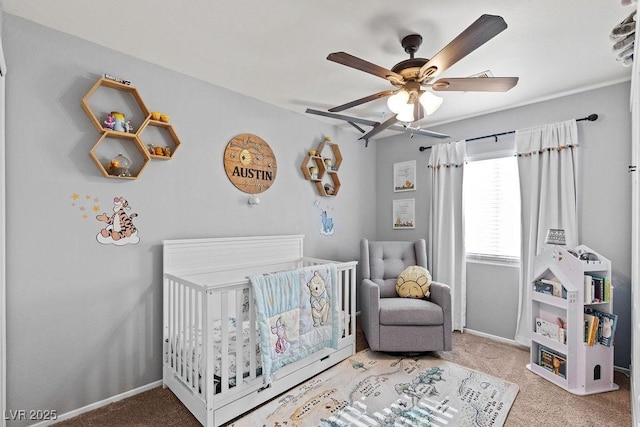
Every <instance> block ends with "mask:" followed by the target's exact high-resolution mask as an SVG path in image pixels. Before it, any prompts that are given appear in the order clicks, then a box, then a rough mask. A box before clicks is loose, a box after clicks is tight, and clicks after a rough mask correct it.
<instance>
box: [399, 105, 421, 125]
mask: <svg viewBox="0 0 640 427" xmlns="http://www.w3.org/2000/svg"><path fill="white" fill-rule="evenodd" d="M397 114H398V115H397V116H396V119H398V120H399V121H401V122H405V123H411V122H414V121H415V120H416V119H415V117H414V116H413V104H404V105H403V106H402V108H401V109H400V112H399V113H397Z"/></svg>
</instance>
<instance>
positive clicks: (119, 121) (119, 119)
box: [111, 111, 127, 132]
mask: <svg viewBox="0 0 640 427" xmlns="http://www.w3.org/2000/svg"><path fill="white" fill-rule="evenodd" d="M111 116H113V118H114V123H113V130H115V131H117V132H126V131H127V130H126V129H127V128H126V125H125V122H124V114H122V113H119V112H117V111H112V112H111Z"/></svg>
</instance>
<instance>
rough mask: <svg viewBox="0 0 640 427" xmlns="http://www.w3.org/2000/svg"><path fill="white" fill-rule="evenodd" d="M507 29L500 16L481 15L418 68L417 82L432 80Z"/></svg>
mask: <svg viewBox="0 0 640 427" xmlns="http://www.w3.org/2000/svg"><path fill="white" fill-rule="evenodd" d="M506 28H507V23H506V22H505V21H504V19H502V17H501V16H496V15H482V16H481V17H480V18H478V19H477V20H476V21H475V22H474V23H473V24H471V25H469V26H468V27H467V29H466V30H464V31H463V32H462V33H460V34H459V35H458V36H457V37H456V38H455V39H453V40H452V41H451V42H450V43H449V44H448V45H446V46H445V47H444V48H442V50H441V51H440V52H438V53H436V54H435V55H434V56H433V57H432V58H431V59H430V60H429V61H427V63H426V64H424V65H423V66H422V67H421V68H420V72H419V73H418V81H424V80H425V79H427V78H433V77H435V76H437V75H438V74H440V73H442V72H443V71H444V70H446V69H447V68H449V67H451V66H452V65H453V64H455V63H456V62H458V61H459V60H461V59H462V58H464V57H465V56H467V55H468V54H470V53H471V52H473V51H474V50H476V49H477V48H479V47H480V46H482V45H483V44H485V43H486V42H488V41H489V40H491V39H492V38H493V37H495V36H496V35H498V34H499V33H501V32H502V31H504V30H505V29H506Z"/></svg>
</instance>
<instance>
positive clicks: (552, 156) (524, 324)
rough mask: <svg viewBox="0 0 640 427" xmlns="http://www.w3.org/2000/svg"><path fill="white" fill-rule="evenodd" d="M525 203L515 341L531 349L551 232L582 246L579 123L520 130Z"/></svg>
mask: <svg viewBox="0 0 640 427" xmlns="http://www.w3.org/2000/svg"><path fill="white" fill-rule="evenodd" d="M515 140H516V152H517V155H518V173H519V175H520V197H521V201H522V208H521V212H522V213H521V216H522V231H521V233H522V239H521V251H520V297H519V302H518V324H517V327H516V337H515V340H516V341H517V342H519V343H520V344H523V345H527V346H529V345H531V286H530V281H531V280H532V279H533V277H532V276H533V266H534V259H535V256H536V255H537V254H539V253H540V252H541V251H542V249H544V245H545V243H544V242H545V239H546V235H547V231H548V230H549V229H550V228H561V229H564V230H565V238H566V246H567V248H573V247H575V246H577V245H578V241H579V240H578V215H577V205H578V202H577V186H578V129H577V126H576V121H575V120H569V121H566V122H561V123H554V124H548V125H544V126H540V127H536V128H531V129H524V130H518V131H516V138H515Z"/></svg>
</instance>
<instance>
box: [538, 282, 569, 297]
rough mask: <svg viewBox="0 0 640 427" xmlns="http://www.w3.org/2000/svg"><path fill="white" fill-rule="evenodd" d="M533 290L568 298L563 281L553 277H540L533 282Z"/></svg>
mask: <svg viewBox="0 0 640 427" xmlns="http://www.w3.org/2000/svg"><path fill="white" fill-rule="evenodd" d="M533 290H534V291H536V292H540V293H543V294H547V295H553V296H554V297H558V298H564V299H567V290H566V289H565V287H564V286H562V283H560V282H558V281H556V280H551V279H538V280H536V281H535V282H534V284H533Z"/></svg>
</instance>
